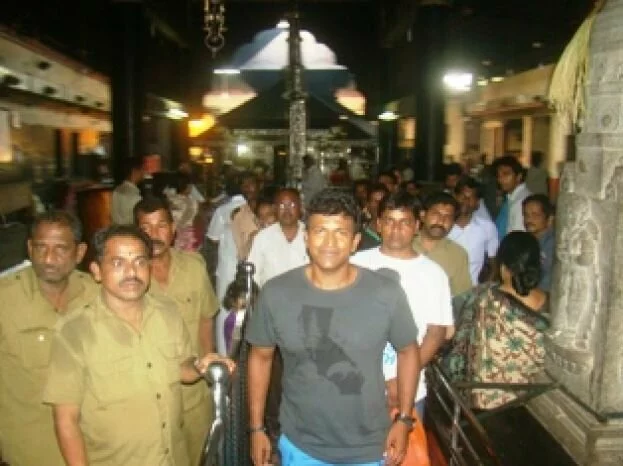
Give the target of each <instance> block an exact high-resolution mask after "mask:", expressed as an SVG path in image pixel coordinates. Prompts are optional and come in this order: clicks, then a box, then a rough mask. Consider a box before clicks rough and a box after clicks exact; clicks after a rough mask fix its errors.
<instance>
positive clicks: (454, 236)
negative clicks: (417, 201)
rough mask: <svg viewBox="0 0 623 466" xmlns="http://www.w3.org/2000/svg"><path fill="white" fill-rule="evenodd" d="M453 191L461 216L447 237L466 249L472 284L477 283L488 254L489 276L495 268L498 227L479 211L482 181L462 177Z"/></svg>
mask: <svg viewBox="0 0 623 466" xmlns="http://www.w3.org/2000/svg"><path fill="white" fill-rule="evenodd" d="M454 195H455V197H456V200H457V201H458V203H459V216H458V218H457V219H456V221H455V222H454V225H453V227H452V229H451V230H450V233H448V238H449V239H451V240H452V241H454V242H455V243H458V244H460V245H461V246H463V249H465V250H466V251H467V256H468V258H469V274H470V276H471V278H472V284H473V285H477V284H478V283H479V280H478V278H479V276H480V273H481V271H482V268H483V266H484V265H485V258H486V260H487V265H488V268H487V270H488V273H487V277H486V278H489V277H490V275H491V273H492V271H493V269H494V266H493V261H494V259H495V255H496V254H497V252H498V246H499V245H500V241H499V239H498V231H497V228H496V227H495V224H494V223H493V222H492V221H490V220H486V219H485V218H484V217H482V216H479V215H478V214H477V209H478V205H479V203H480V198H481V188H480V183H478V182H477V181H476V180H475V179H473V178H469V177H465V178H462V179H461V180H460V181H459V182H458V183H457V185H456V187H455V188H454Z"/></svg>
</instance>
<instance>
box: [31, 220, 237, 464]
mask: <svg viewBox="0 0 623 466" xmlns="http://www.w3.org/2000/svg"><path fill="white" fill-rule="evenodd" d="M94 250H95V255H96V261H95V262H94V263H92V264H91V272H92V273H93V276H94V277H95V279H96V280H97V281H100V282H101V284H102V287H101V294H100V295H98V296H97V297H96V298H95V299H94V300H93V301H92V302H91V303H90V304H88V305H85V306H83V308H82V309H81V310H78V311H76V312H74V313H72V315H70V316H69V317H68V318H67V319H66V320H64V321H62V322H61V323H60V324H59V327H58V332H57V334H56V336H55V339H54V341H53V344H52V356H51V360H50V368H49V376H48V382H47V385H46V388H45V391H44V395H43V399H44V402H46V403H49V404H51V405H53V410H54V422H55V427H56V431H57V436H58V440H59V445H60V447H61V451H62V453H63V456H64V458H65V461H66V462H67V465H68V466H77V465H86V464H89V465H90V466H121V465H123V466H148V465H149V466H152V465H153V466H157V465H162V466H164V465H167V466H190V465H191V462H190V459H189V457H188V452H187V448H186V442H185V438H184V434H183V431H182V424H183V422H182V396H181V382H183V383H195V382H197V381H198V379H199V378H200V374H202V373H204V372H205V370H206V369H207V367H208V365H209V364H210V363H211V362H213V361H217V360H221V359H220V358H219V356H218V355H216V354H213V353H212V354H208V355H206V356H204V357H203V358H201V359H200V358H196V357H195V356H193V352H192V344H191V341H190V338H189V336H188V332H187V330H186V325H185V324H184V321H183V319H182V317H181V316H180V312H179V311H178V310H177V309H176V305H175V302H174V301H173V300H170V299H167V298H164V297H156V296H152V295H148V294H147V288H148V287H149V284H150V275H151V261H150V259H151V254H152V245H151V240H150V239H149V237H148V236H147V235H145V233H144V232H142V231H141V230H139V229H138V228H136V227H134V226H131V225H115V226H112V227H110V228H108V229H106V230H103V231H101V232H99V233H98V234H97V235H96V236H95V238H94ZM223 361H224V362H226V363H227V364H228V365H229V367H230V369H233V363H232V362H231V361H228V360H223Z"/></svg>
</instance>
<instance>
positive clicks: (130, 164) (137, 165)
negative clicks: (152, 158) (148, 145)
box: [125, 157, 143, 179]
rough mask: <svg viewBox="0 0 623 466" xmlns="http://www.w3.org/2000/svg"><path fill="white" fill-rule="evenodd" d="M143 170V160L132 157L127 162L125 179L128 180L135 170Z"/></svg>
mask: <svg viewBox="0 0 623 466" xmlns="http://www.w3.org/2000/svg"><path fill="white" fill-rule="evenodd" d="M142 169H143V158H142V157H132V158H129V159H127V160H126V161H125V177H126V179H127V178H129V177H130V175H131V174H132V172H133V171H134V170H142Z"/></svg>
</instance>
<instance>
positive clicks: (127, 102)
mask: <svg viewBox="0 0 623 466" xmlns="http://www.w3.org/2000/svg"><path fill="white" fill-rule="evenodd" d="M111 6H112V8H111V10H112V14H111V22H112V27H111V31H112V39H111V43H112V47H111V50H112V51H113V53H114V66H113V67H112V70H111V71H112V73H111V74H112V76H111V77H112V79H111V84H112V124H113V149H112V167H113V176H114V178H115V181H116V182H117V183H120V182H121V181H123V179H124V178H125V175H126V174H127V173H126V172H127V160H128V159H133V158H137V157H142V156H143V153H142V148H141V146H142V137H141V134H142V131H141V129H142V125H143V100H144V89H143V78H142V72H143V59H142V58H143V57H144V55H145V49H144V48H143V47H142V43H141V41H142V37H143V30H144V21H143V2H142V0H112V2H111Z"/></svg>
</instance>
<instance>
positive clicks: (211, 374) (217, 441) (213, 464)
mask: <svg viewBox="0 0 623 466" xmlns="http://www.w3.org/2000/svg"><path fill="white" fill-rule="evenodd" d="M205 378H206V380H207V382H208V384H210V386H211V387H212V398H213V400H214V421H212V426H211V427H210V434H209V436H208V438H207V440H206V443H205V446H204V449H203V455H204V456H203V460H202V461H201V466H226V465H225V455H224V451H223V448H224V443H225V425H226V424H227V422H229V421H228V419H227V412H228V410H227V406H228V398H227V394H228V393H229V382H230V380H229V369H228V368H227V366H226V365H225V364H224V363H222V362H213V363H212V364H210V365H209V366H208V370H207V371H206V373H205Z"/></svg>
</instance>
